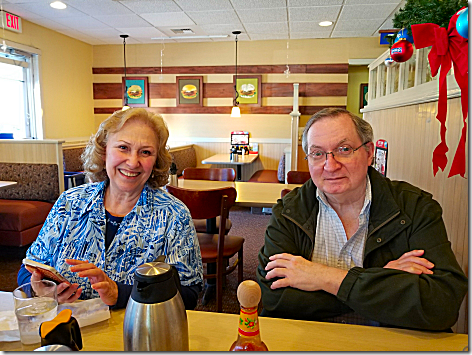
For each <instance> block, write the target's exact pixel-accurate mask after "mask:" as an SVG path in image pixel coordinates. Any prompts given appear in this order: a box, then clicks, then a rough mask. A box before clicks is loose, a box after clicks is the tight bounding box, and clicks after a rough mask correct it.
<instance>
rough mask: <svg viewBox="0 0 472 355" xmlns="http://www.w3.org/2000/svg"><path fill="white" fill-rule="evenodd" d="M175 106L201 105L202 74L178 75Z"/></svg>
mask: <svg viewBox="0 0 472 355" xmlns="http://www.w3.org/2000/svg"><path fill="white" fill-rule="evenodd" d="M176 81H177V85H176V86H177V94H176V97H177V106H190V107H191V106H203V76H178V77H177V78H176Z"/></svg>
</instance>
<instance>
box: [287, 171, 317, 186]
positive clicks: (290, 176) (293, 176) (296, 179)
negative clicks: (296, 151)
mask: <svg viewBox="0 0 472 355" xmlns="http://www.w3.org/2000/svg"><path fill="white" fill-rule="evenodd" d="M310 179H311V175H310V172H309V171H298V170H292V171H289V172H288V173H287V184H304V183H305V182H307V181H308V180H310Z"/></svg>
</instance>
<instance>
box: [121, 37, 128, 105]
mask: <svg viewBox="0 0 472 355" xmlns="http://www.w3.org/2000/svg"><path fill="white" fill-rule="evenodd" d="M120 37H121V38H123V62H124V68H125V92H124V100H123V102H124V105H123V108H122V109H121V110H122V111H125V110H128V109H129V108H130V107H129V106H128V86H127V85H126V38H128V37H129V36H128V35H120Z"/></svg>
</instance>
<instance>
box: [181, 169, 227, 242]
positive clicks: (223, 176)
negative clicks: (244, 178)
mask: <svg viewBox="0 0 472 355" xmlns="http://www.w3.org/2000/svg"><path fill="white" fill-rule="evenodd" d="M182 176H183V178H184V179H189V180H211V181H235V180H236V172H235V171H234V169H232V168H209V169H205V168H185V169H184V170H183V172H182ZM208 223H210V224H208ZM211 223H212V224H211ZM215 223H216V224H215ZM193 224H194V225H195V229H196V230H197V232H200V233H205V232H207V233H208V232H213V231H212V230H211V229H213V228H214V229H218V228H219V226H220V219H219V218H216V222H215V221H210V222H207V221H206V220H204V219H194V220H193ZM231 226H232V223H231V220H230V219H229V218H228V219H227V220H226V229H225V230H226V234H228V232H229V230H230V229H231Z"/></svg>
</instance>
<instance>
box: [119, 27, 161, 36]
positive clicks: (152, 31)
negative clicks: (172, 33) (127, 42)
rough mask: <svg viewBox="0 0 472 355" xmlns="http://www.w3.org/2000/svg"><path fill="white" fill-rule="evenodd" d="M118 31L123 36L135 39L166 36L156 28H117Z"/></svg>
mask: <svg viewBox="0 0 472 355" xmlns="http://www.w3.org/2000/svg"><path fill="white" fill-rule="evenodd" d="M116 30H117V31H119V32H120V33H123V34H127V35H129V36H130V37H133V38H146V37H149V39H151V37H163V36H165V35H164V34H163V33H162V32H161V31H159V30H158V29H157V28H155V27H134V28H133V27H129V28H120V27H117V28H116Z"/></svg>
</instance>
